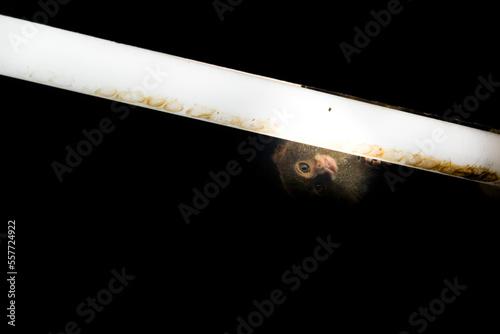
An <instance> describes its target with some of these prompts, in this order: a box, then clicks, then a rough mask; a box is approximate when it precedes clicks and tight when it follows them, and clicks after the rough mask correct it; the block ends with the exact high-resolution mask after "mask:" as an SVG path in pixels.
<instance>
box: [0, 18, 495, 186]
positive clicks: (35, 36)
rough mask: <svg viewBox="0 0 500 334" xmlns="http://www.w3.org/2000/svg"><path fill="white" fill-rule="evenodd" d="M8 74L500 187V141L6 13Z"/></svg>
mask: <svg viewBox="0 0 500 334" xmlns="http://www.w3.org/2000/svg"><path fill="white" fill-rule="evenodd" d="M0 74H2V75H6V76H10V77H13V78H18V79H23V80H28V81H32V82H36V83H40V84H44V85H49V86H53V87H57V88H62V89H67V90H71V91H75V92H78V93H84V94H89V95H93V96H97V97H102V98H107V99H111V100H118V101H122V102H125V103H129V104H134V105H139V106H142V107H146V108H151V109H156V110H160V111H165V112H170V113H174V114H177V115H180V116H186V117H192V118H195V119H200V120H205V121H209V122H213V123H217V124H221V125H226V126H231V127H236V128H240V129H243V130H248V131H253V132H256V133H263V134H267V135H271V136H274V137H278V138H283V139H287V140H293V141H298V142H303V143H306V144H312V145H316V146H321V147H325V148H329V149H333V150H338V151H343V152H347V153H352V154H356V155H362V156H366V157H372V158H376V159H381V160H384V161H388V162H392V163H396V164H401V165H407V166H411V167H415V168H421V169H426V170H430V171H434V172H438V173H443V174H447V175H452V176H457V177H463V178H467V179H470V180H475V181H480V182H486V183H490V184H500V135H498V134H494V133H490V132H485V131H481V130H477V129H472V128H468V127H464V126H460V125H457V124H452V123H447V122H444V121H440V120H435V119H431V118H426V117H422V116H418V115H415V114H411V113H407V112H403V111H399V110H395V109H392V108H387V107H383V106H380V105H375V104H371V103H366V102H361V101H358V100H356V99H351V98H346V97H342V96H337V95H332V94H327V93H323V92H319V91H315V90H311V89H307V88H303V87H301V86H300V85H296V84H291V83H287V82H283V81H278V80H274V79H269V78H265V77H259V76H255V75H251V74H247V73H242V72H238V71H234V70H230V69H226V68H222V67H218V66H213V65H208V64H204V63H200V62H196V61H192V60H188V59H183V58H179V57H175V56H171V55H167V54H163V53H158V52H154V51H149V50H144V49H140V48H136V47H132V46H127V45H123V44H118V43H114V42H110V41H106V40H102V39H98V38H94V37H89V36H85V35H81V34H78V33H73V32H69V31H64V30H61V29H56V28H52V27H48V26H44V25H40V24H35V23H31V22H28V21H23V20H19V19H14V18H10V17H6V16H2V15H0Z"/></svg>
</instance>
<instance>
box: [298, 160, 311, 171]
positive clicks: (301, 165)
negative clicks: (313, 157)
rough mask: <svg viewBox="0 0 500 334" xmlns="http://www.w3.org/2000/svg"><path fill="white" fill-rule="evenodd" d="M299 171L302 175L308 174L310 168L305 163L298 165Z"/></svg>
mask: <svg viewBox="0 0 500 334" xmlns="http://www.w3.org/2000/svg"><path fill="white" fill-rule="evenodd" d="M299 169H300V171H301V172H302V173H309V172H310V171H311V168H310V167H309V165H308V164H306V163H305V162H301V163H299Z"/></svg>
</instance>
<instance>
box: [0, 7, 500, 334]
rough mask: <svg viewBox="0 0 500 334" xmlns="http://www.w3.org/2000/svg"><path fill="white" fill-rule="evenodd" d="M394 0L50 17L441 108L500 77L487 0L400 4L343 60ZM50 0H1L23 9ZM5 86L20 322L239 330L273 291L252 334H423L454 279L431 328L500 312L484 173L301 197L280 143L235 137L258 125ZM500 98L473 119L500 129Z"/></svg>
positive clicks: (149, 44) (204, 57)
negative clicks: (300, 269) (64, 166)
mask: <svg viewBox="0 0 500 334" xmlns="http://www.w3.org/2000/svg"><path fill="white" fill-rule="evenodd" d="M387 3H388V1H363V2H360V1H351V2H349V3H337V2H335V3H327V2H319V1H307V2H304V1H302V2H300V3H291V2H289V1H273V2H272V4H271V3H270V1H260V0H259V1H257V0H252V1H250V0H247V1H243V2H242V3H241V4H240V5H238V6H236V7H235V8H234V10H233V11H232V12H226V13H225V14H224V16H225V19H224V21H221V20H220V19H219V16H218V14H217V12H216V11H215V9H214V7H213V5H212V1H198V2H196V3H194V2H191V1H164V2H157V1H149V0H143V1H140V2H128V3H127V2H123V1H107V2H105V3H104V1H78V0H73V1H70V2H69V3H68V4H66V5H64V6H60V8H59V11H58V13H57V15H55V16H54V17H50V19H49V21H48V24H49V25H50V26H54V27H58V28H62V29H67V30H70V31H76V32H80V33H83V34H88V35H91V36H96V37H100V38H104V39H107V40H112V41H117V42H120V43H124V44H129V45H134V46H139V47H143V48H146V49H150V50H155V51H160V52H164V53H168V54H173V55H176V56H181V57H185V58H189V59H194V60H199V61H203V62H207V63H210V64H215V65H220V66H225V67H228V68H233V69H237V70H241V71H246V72H249V73H254V74H259V75H263V76H267V77H271V78H277V79H281V80H286V81H290V82H294V83H299V84H304V85H309V86H313V87H319V88H323V89H327V90H331V91H336V92H341V93H345V94H351V95H354V96H358V97H362V98H366V99H371V100H377V101H381V102H384V103H388V104H391V105H398V106H403V107H407V108H412V109H415V110H419V111H423V112H428V113H433V114H435V115H436V117H441V116H442V115H443V113H444V111H445V110H446V109H448V108H450V107H452V105H453V104H454V103H462V102H463V100H464V98H465V97H467V96H469V95H471V94H473V93H474V89H475V87H476V86H477V84H478V80H477V78H478V76H479V75H483V76H485V77H487V76H488V75H489V74H490V73H492V74H493V79H494V80H495V79H496V81H500V71H499V68H498V59H500V57H499V56H500V52H499V51H498V32H499V27H498V10H497V7H496V6H495V4H494V3H493V2H487V1H475V2H473V3H470V2H465V3H464V2H450V3H447V4H439V5H437V4H436V2H430V1H427V2H426V1H412V2H410V1H404V2H402V5H403V7H404V10H403V11H402V12H401V14H398V15H396V16H393V19H392V21H391V23H390V25H389V26H388V27H386V28H384V29H382V31H381V33H380V34H379V35H378V36H376V37H374V38H373V39H372V41H371V43H370V44H369V45H368V46H367V47H366V48H364V49H363V50H362V51H361V53H360V54H357V55H353V59H352V62H351V63H350V64H348V63H347V62H346V59H345V58H344V56H343V54H342V52H341V50H340V48H339V44H340V43H341V42H342V41H345V42H348V43H350V44H352V43H353V38H354V30H353V28H354V27H355V26H359V27H361V28H363V27H364V25H365V24H366V23H367V22H369V21H370V20H372V17H371V16H370V11H371V10H376V11H378V10H381V9H384V8H386V7H387ZM40 10H41V7H40V5H39V4H37V2H36V1H30V2H28V1H23V2H20V1H2V5H1V6H0V13H1V14H3V15H8V16H12V17H17V18H23V17H26V18H28V19H32V18H33V15H34V14H35V13H37V12H39V11H40ZM0 52H1V50H0ZM0 87H1V92H2V93H1V94H2V95H1V96H2V101H3V105H2V112H1V113H0V115H1V117H2V121H1V122H2V130H3V131H2V133H3V135H4V139H3V150H2V153H3V154H2V155H3V157H2V166H3V180H4V181H3V185H5V186H4V187H2V188H3V198H4V202H3V203H4V204H3V206H2V207H3V210H2V211H3V214H4V218H3V221H2V224H3V226H5V227H2V231H4V228H5V230H6V225H7V220H8V219H15V220H16V226H17V231H16V232H17V236H16V237H17V241H16V249H17V253H16V256H17V259H16V260H17V261H16V262H17V270H18V273H19V274H18V276H17V287H16V288H17V294H16V304H17V318H16V320H17V321H16V323H17V326H16V329H17V330H19V331H22V330H23V329H25V330H26V329H28V328H30V329H34V330H36V332H38V333H49V332H52V333H59V332H61V331H63V329H64V326H65V324H66V323H68V322H69V321H75V322H77V323H78V324H79V326H80V327H79V328H80V329H81V331H82V332H81V333H98V332H114V333H119V332H125V331H132V330H140V331H141V332H148V331H153V330H161V331H165V332H169V331H177V332H182V333H196V332H208V333H220V334H222V333H224V332H229V333H231V334H233V333H236V332H237V331H236V327H237V321H236V319H237V317H239V316H241V317H243V318H246V317H247V315H248V314H249V313H250V312H252V311H254V309H255V308H254V306H253V305H252V301H254V300H258V301H261V300H264V299H268V298H269V294H270V292H271V291H272V290H274V289H281V290H283V291H284V292H285V295H286V297H287V299H286V301H285V302H284V303H283V304H282V305H279V306H277V307H276V309H275V311H274V314H272V315H271V316H270V317H269V318H268V319H266V320H265V321H264V323H263V324H262V325H261V326H260V327H258V328H256V329H255V333H276V332H278V333H283V332H290V331H297V332H299V331H301V332H306V333H326V332H328V333H359V332H363V331H364V332H366V331H370V332H384V333H400V332H401V331H404V330H408V331H409V332H410V333H416V329H419V328H420V327H419V326H418V327H412V326H411V325H410V324H409V323H408V317H409V316H410V315H411V314H412V313H413V312H415V311H417V310H418V308H419V307H428V305H429V302H430V301H431V300H433V299H435V298H439V297H440V293H441V290H442V289H443V288H444V287H445V285H444V283H443V281H444V280H445V279H448V280H450V281H453V279H454V278H455V277H457V278H458V282H459V283H460V284H463V285H467V286H468V287H467V289H466V290H465V291H464V292H463V293H462V295H461V296H459V297H458V298H457V300H456V301H455V302H453V303H452V304H449V305H447V306H446V309H445V311H444V312H443V314H441V315H439V316H438V317H437V319H436V320H435V321H434V322H432V323H429V324H428V327H427V328H426V329H425V332H426V333H453V332H456V331H457V330H463V331H464V332H472V331H474V332H481V331H484V330H485V329H486V328H489V327H491V326H495V324H496V319H497V316H498V297H499V296H498V289H497V287H496V284H498V279H497V277H498V276H497V274H495V270H494V267H497V266H498V264H497V262H498V256H497V255H498V241H497V237H496V234H495V232H494V231H495V230H496V229H495V225H496V224H497V220H498V204H499V202H498V199H492V198H487V197H485V196H484V195H483V194H482V192H481V191H479V189H478V187H477V184H475V183H473V182H468V181H463V180H459V179H454V178H450V177H445V176H441V175H437V174H433V173H429V172H422V171H414V172H413V173H412V174H411V176H409V177H407V178H404V182H398V183H397V184H396V185H395V191H391V188H390V187H389V185H388V184H387V182H386V180H385V179H384V178H381V182H380V184H379V185H378V187H377V188H375V189H374V191H373V193H372V194H371V196H370V197H369V198H368V199H367V200H366V201H365V202H363V203H362V204H360V205H358V206H355V207H353V208H342V207H339V206H338V205H336V203H330V204H328V205H325V204H320V203H307V204H306V203H297V202H294V201H293V200H291V199H290V198H289V197H288V196H287V195H286V194H285V193H284V192H283V190H282V189H281V188H280V185H279V180H278V174H277V172H276V170H275V168H274V166H273V165H272V163H271V161H270V156H271V154H272V151H273V149H274V147H275V145H276V143H277V141H273V142H272V143H271V144H268V145H267V146H266V148H265V149H264V150H263V151H261V152H259V154H258V156H257V158H256V159H254V160H253V161H251V162H246V161H245V157H244V156H242V155H240V154H239V153H238V150H237V148H238V145H240V143H242V142H244V141H246V140H247V138H248V136H250V135H252V134H251V133H247V132H244V131H240V130H236V129H231V128H227V127H221V126H218V125H213V124H209V123H205V122H198V121H194V120H191V119H187V118H183V117H178V116H175V115H169V114H166V113H160V112H158V111H153V110H147V109H141V108H136V109H130V115H129V117H127V118H126V119H125V120H123V121H119V120H117V118H116V114H114V113H113V112H112V110H111V102H110V101H108V100H102V99H97V98H93V97H88V96H84V95H81V94H76V93H72V92H68V91H63V90H58V89H55V88H51V87H46V86H41V85H36V84H33V83H28V82H23V81H19V80H15V79H11V78H7V77H0ZM499 105H500V101H499V93H498V92H496V93H495V94H493V95H492V97H490V98H489V99H488V100H486V101H484V102H482V103H481V105H480V108H479V109H478V110H476V111H474V112H473V113H471V116H470V118H468V119H467V121H469V122H475V123H480V124H484V125H486V126H490V127H494V128H500V123H499V121H498V117H497V116H498V113H499V112H500V108H499ZM105 117H109V118H112V119H113V120H114V121H115V122H116V123H115V124H116V129H115V131H113V132H112V133H111V134H109V135H106V137H105V138H104V141H103V143H102V144H101V145H100V146H99V147H97V148H95V150H94V152H93V153H92V154H91V155H90V156H89V157H86V158H85V159H84V160H83V162H82V163H81V165H79V166H78V167H77V168H75V170H74V171H73V172H72V173H71V174H67V175H66V176H65V179H64V181H63V182H62V183H60V182H59V181H58V180H57V177H56V175H55V173H54V171H53V170H52V167H51V164H52V162H53V161H56V160H57V161H62V160H63V159H64V156H65V154H66V151H65V147H66V145H70V146H73V147H74V146H75V145H76V144H77V143H78V142H79V141H80V140H82V139H83V137H82V133H81V131H82V130H83V129H91V128H95V127H96V126H97V125H98V124H99V121H100V120H101V119H103V118H105ZM230 160H237V161H239V162H240V163H241V166H242V172H241V174H240V175H238V176H236V177H233V178H232V180H231V182H230V184H229V186H228V187H227V188H225V189H223V190H221V192H220V194H219V196H217V197H216V198H214V199H213V200H211V201H210V204H209V205H208V207H207V208H206V209H204V210H202V211H201V212H200V214H199V215H197V216H192V217H191V218H192V219H191V223H190V224H189V225H187V224H186V223H185V221H184V219H183V217H182V215H181V214H180V212H179V209H178V205H179V204H180V203H186V204H189V205H191V201H192V198H193V192H192V189H193V188H195V187H197V188H202V187H203V186H204V185H205V184H206V183H207V182H208V181H209V180H210V178H209V172H210V171H214V172H217V171H220V170H223V169H224V168H225V166H226V163H227V162H228V161H230ZM392 168H393V169H392V170H391V171H392V172H394V173H396V174H398V169H397V167H396V166H393V167H392ZM328 235H331V236H332V240H333V241H335V242H338V243H340V244H341V246H340V247H339V249H338V250H337V251H336V252H335V253H334V254H333V255H332V256H331V257H330V258H329V259H328V260H327V261H325V262H322V263H320V265H319V268H318V270H316V271H315V272H314V273H312V274H311V276H310V277H309V278H308V279H307V280H304V281H302V284H301V286H300V288H299V289H297V290H296V291H293V292H292V291H290V289H289V285H286V284H284V283H283V281H282V279H281V277H282V274H283V273H284V272H285V271H286V270H289V269H290V268H291V266H292V265H293V264H300V263H301V262H302V260H303V259H304V258H306V257H308V256H311V255H312V253H313V250H314V248H315V247H316V245H317V241H316V238H317V237H322V238H324V239H326V237H327V236H328ZM3 245H5V240H2V246H3ZM123 267H125V269H126V272H127V274H129V275H134V276H135V279H134V280H132V281H131V282H130V284H129V285H128V286H127V287H126V288H125V289H124V290H123V292H121V293H120V294H118V295H116V296H114V298H113V301H112V302H111V303H110V304H109V305H107V306H105V308H104V310H103V311H102V312H99V313H97V314H96V317H95V319H94V320H93V321H92V322H90V323H89V324H86V323H85V322H84V318H83V317H80V316H79V315H77V313H76V308H77V306H78V305H79V304H80V303H82V302H85V300H86V298H87V297H94V296H96V294H97V293H98V292H99V291H100V290H101V289H103V288H106V287H107V284H108V282H109V280H110V279H111V277H112V274H111V270H112V269H116V270H117V271H121V268H123ZM1 294H2V295H5V294H6V293H4V292H1ZM3 305H6V304H3ZM2 309H5V308H4V307H2ZM4 312H5V311H4ZM2 318H3V320H2V321H3V322H7V320H6V318H5V317H4V316H2ZM493 328H495V327H493Z"/></svg>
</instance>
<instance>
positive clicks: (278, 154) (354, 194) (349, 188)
mask: <svg viewBox="0 0 500 334" xmlns="http://www.w3.org/2000/svg"><path fill="white" fill-rule="evenodd" d="M317 154H322V155H328V156H330V157H332V158H333V159H334V160H335V162H336V163H337V166H338V172H337V175H336V177H335V179H334V180H333V181H332V180H331V179H329V178H328V177H326V176H325V175H322V174H319V175H310V176H309V178H305V177H304V176H303V175H300V174H301V173H299V172H297V171H296V167H295V166H296V164H297V163H298V162H303V161H314V157H315V156H316V155H317ZM272 159H273V162H274V163H275V164H276V166H277V167H278V171H279V173H280V178H281V182H282V184H283V187H284V188H285V190H286V191H287V192H288V193H289V194H290V195H291V196H292V197H295V198H304V197H305V198H316V197H326V198H333V199H336V200H341V201H346V202H348V203H356V202H358V201H359V200H360V199H361V198H362V197H363V195H364V194H365V193H366V192H367V190H368V184H369V182H370V179H371V178H372V176H373V167H371V166H369V165H367V164H366V163H365V162H364V161H363V160H362V159H359V158H358V157H357V156H354V155H350V154H346V153H341V152H336V151H331V150H327V149H324V148H319V147H314V146H309V145H305V144H300V143H295V142H290V141H288V142H283V143H281V144H280V145H278V147H277V148H276V150H275V152H274V154H273V157H272ZM318 183H321V184H322V185H323V191H322V192H321V193H320V194H319V193H318V191H317V190H316V189H317V188H316V185H317V184H318Z"/></svg>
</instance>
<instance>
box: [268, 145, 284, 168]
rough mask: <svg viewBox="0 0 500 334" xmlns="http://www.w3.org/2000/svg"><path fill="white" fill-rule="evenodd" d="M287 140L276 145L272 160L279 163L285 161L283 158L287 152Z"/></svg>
mask: <svg viewBox="0 0 500 334" xmlns="http://www.w3.org/2000/svg"><path fill="white" fill-rule="evenodd" d="M285 146H286V142H280V143H279V144H278V146H276V149H275V150H274V153H273V155H272V157H271V158H272V160H273V162H274V163H275V164H276V165H277V164H278V163H279V162H280V161H283V158H284V156H285V152H286V147H285Z"/></svg>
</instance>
